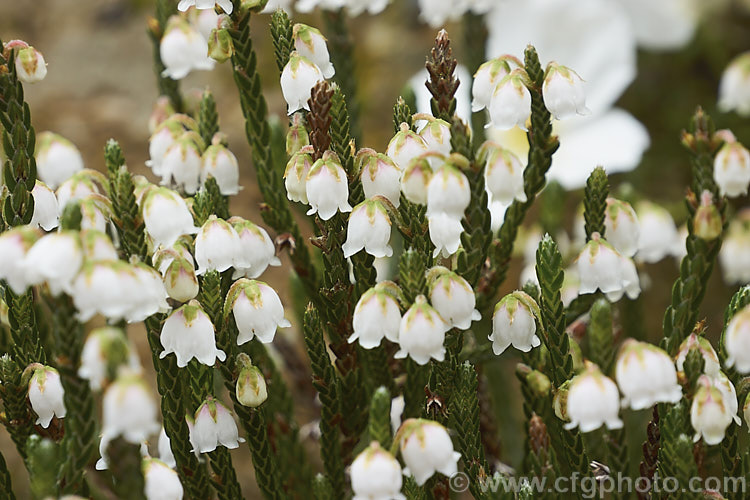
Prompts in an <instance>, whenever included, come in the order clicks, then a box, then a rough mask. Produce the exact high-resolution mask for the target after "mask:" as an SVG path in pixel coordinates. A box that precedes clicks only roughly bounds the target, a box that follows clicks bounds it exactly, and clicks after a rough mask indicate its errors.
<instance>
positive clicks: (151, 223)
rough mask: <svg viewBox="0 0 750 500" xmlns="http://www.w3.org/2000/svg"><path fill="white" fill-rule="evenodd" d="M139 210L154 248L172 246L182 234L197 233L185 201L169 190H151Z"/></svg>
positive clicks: (160, 188) (159, 188) (162, 188)
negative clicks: (141, 212)
mask: <svg viewBox="0 0 750 500" xmlns="http://www.w3.org/2000/svg"><path fill="white" fill-rule="evenodd" d="M141 208H142V210H143V222H144V223H145V225H146V232H148V234H149V236H151V238H152V239H153V240H154V246H160V245H163V246H172V244H174V242H175V241H177V238H179V237H180V236H182V235H183V234H195V233H197V232H198V228H197V227H195V224H194V223H193V216H192V214H191V213H190V209H189V208H188V206H187V204H186V203H185V200H183V199H182V197H181V196H180V195H179V194H177V193H176V192H174V191H172V190H171V189H167V188H164V187H158V188H152V189H151V190H149V191H148V192H147V193H146V194H145V197H144V200H143V203H141Z"/></svg>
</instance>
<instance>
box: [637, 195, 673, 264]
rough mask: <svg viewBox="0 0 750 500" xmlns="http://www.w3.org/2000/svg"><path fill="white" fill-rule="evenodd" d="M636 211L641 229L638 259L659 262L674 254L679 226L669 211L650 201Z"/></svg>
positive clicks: (640, 204) (640, 205)
mask: <svg viewBox="0 0 750 500" xmlns="http://www.w3.org/2000/svg"><path fill="white" fill-rule="evenodd" d="M635 211H636V213H637V214H638V222H639V224H640V227H641V231H640V237H639V238H638V253H637V254H636V256H635V257H636V259H637V260H639V261H642V262H648V263H653V262H658V261H660V260H661V259H663V258H664V257H666V256H667V255H669V254H670V252H672V250H673V249H674V246H675V241H676V240H677V237H678V235H677V226H676V225H675V223H674V219H672V216H671V215H670V214H669V212H668V211H667V209H665V208H663V207H660V206H659V205H657V204H655V203H651V202H650V201H645V200H643V201H640V202H639V203H638V204H637V205H636V207H635Z"/></svg>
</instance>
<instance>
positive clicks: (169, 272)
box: [163, 257, 200, 302]
mask: <svg viewBox="0 0 750 500" xmlns="http://www.w3.org/2000/svg"><path fill="white" fill-rule="evenodd" d="M163 279H164V288H165V289H166V291H167V295H169V297H170V298H172V299H174V300H176V301H178V302H187V301H189V300H191V299H194V298H195V297H197V296H198V292H199V291H200V290H199V286H198V277H197V276H196V275H195V267H194V266H193V263H192V259H191V260H187V259H184V258H182V257H177V258H176V259H172V261H171V262H170V263H169V266H168V267H167V269H166V270H165V271H164V273H163Z"/></svg>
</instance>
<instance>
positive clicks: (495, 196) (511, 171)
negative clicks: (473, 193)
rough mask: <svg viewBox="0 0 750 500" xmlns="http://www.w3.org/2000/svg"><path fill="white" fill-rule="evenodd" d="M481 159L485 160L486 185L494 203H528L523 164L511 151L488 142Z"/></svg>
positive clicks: (484, 145)
mask: <svg viewBox="0 0 750 500" xmlns="http://www.w3.org/2000/svg"><path fill="white" fill-rule="evenodd" d="M479 155H480V156H479V157H480V158H485V165H484V183H485V188H486V189H487V192H488V193H489V194H490V195H491V196H492V203H500V204H502V205H509V204H510V203H511V202H513V200H514V199H515V200H518V201H520V202H522V203H523V202H525V201H526V191H525V190H524V185H523V170H524V167H523V164H522V163H521V160H520V159H519V158H518V157H517V156H516V155H514V154H513V153H512V152H511V151H509V150H507V149H505V148H503V147H501V146H500V145H499V144H497V143H495V142H492V141H487V142H485V143H484V144H482V146H481V149H480V153H479Z"/></svg>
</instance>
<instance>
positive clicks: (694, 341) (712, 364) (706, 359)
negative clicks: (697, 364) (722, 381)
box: [675, 332, 721, 377]
mask: <svg viewBox="0 0 750 500" xmlns="http://www.w3.org/2000/svg"><path fill="white" fill-rule="evenodd" d="M692 350H697V351H698V352H699V353H700V355H701V356H702V357H703V373H705V374H706V375H708V376H709V377H716V376H717V375H718V374H719V371H720V370H721V365H720V364H719V357H718V356H717V355H716V351H714V348H713V347H712V346H711V342H709V341H708V339H707V338H705V337H702V336H700V335H698V334H696V333H695V332H693V333H691V334H690V335H689V336H688V337H687V338H686V339H685V340H683V341H682V343H681V344H680V349H679V351H677V358H676V359H675V364H676V365H677V370H679V371H684V369H685V368H684V367H685V360H686V359H687V355H688V353H689V352H690V351H692Z"/></svg>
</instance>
